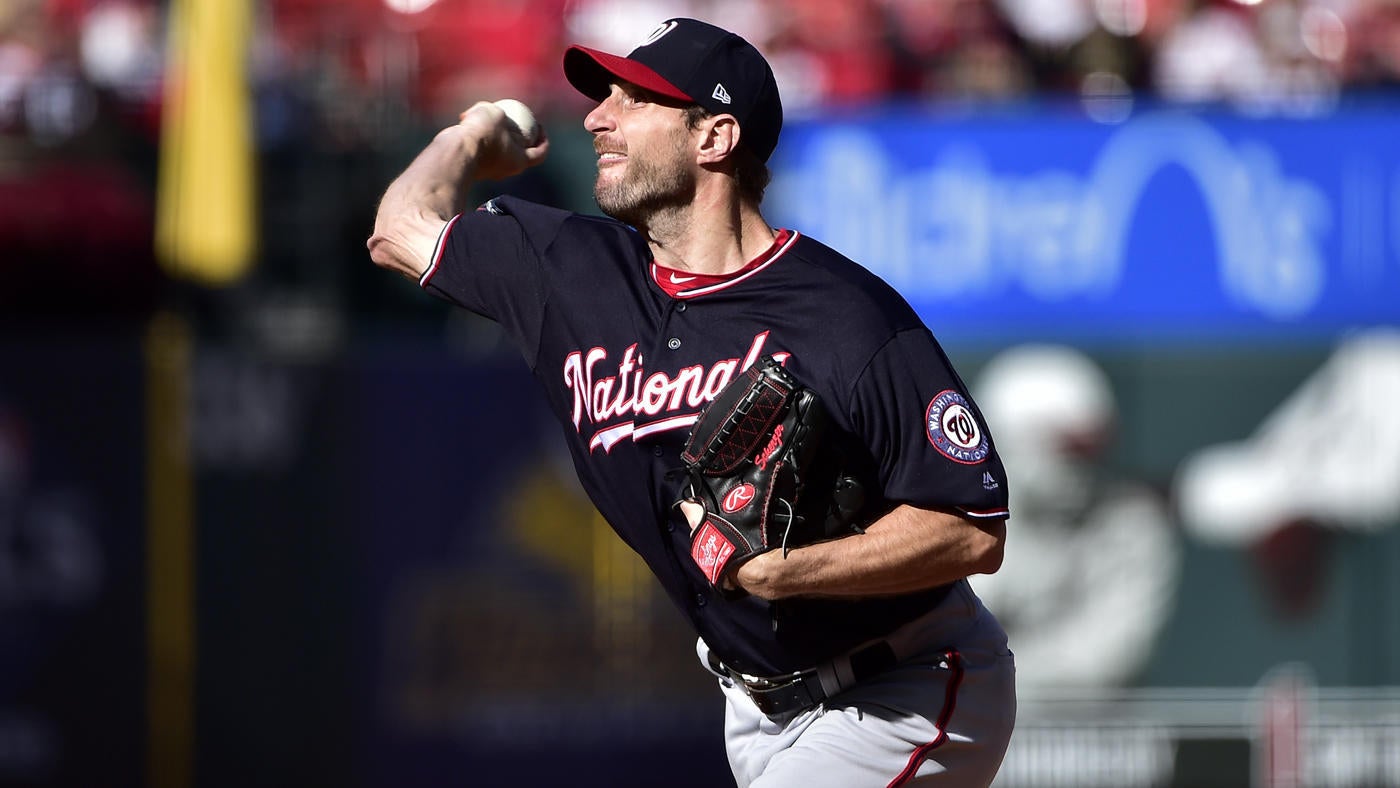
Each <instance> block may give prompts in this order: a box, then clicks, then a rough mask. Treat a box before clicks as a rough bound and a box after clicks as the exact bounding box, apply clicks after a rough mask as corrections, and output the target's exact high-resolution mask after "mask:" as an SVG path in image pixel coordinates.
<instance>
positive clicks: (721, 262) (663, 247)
mask: <svg viewBox="0 0 1400 788" xmlns="http://www.w3.org/2000/svg"><path fill="white" fill-rule="evenodd" d="M726 196H728V197H729V198H730V199H718V200H706V199H704V195H703V194H701V195H697V198H696V200H695V201H693V202H691V203H690V204H689V205H686V206H683V207H680V208H675V209H671V210H668V211H665V212H663V213H659V214H657V215H655V216H652V217H651V219H650V220H649V221H648V222H647V224H646V226H645V227H641V228H638V229H640V230H641V231H642V234H643V236H644V237H645V238H646V239H647V244H648V245H649V246H650V247H651V253H652V256H653V257H654V258H655V259H656V262H658V263H660V264H661V265H663V266H666V267H667V268H674V269H676V270H679V271H694V272H695V273H700V274H714V275H719V274H727V273H732V272H734V271H738V270H739V269H740V268H743V267H744V266H746V265H748V264H749V261H751V260H753V259H754V258H756V257H758V256H759V255H761V254H763V252H764V251H766V250H767V249H768V247H770V246H772V244H773V238H774V233H773V229H772V228H771V227H769V226H768V222H766V221H764V219H763V216H762V214H760V213H759V212H758V209H757V207H755V206H752V205H749V204H748V203H747V202H744V201H742V200H739V199H738V198H737V197H734V196H733V195H726Z"/></svg>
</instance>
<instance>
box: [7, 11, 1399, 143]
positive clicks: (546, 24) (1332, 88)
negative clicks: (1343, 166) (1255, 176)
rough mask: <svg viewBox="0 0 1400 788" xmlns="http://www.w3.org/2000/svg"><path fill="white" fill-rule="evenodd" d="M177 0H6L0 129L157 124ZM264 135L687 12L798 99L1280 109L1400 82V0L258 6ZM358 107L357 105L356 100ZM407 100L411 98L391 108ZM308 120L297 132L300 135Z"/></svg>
mask: <svg viewBox="0 0 1400 788" xmlns="http://www.w3.org/2000/svg"><path fill="white" fill-rule="evenodd" d="M169 5H170V3H169V2H163V1H162V0H7V1H6V3H5V4H4V5H3V6H0V133H3V134H4V135H6V136H13V135H15V134H16V133H17V132H19V131H21V130H23V132H24V133H25V134H26V135H27V136H28V137H30V138H31V139H32V140H34V141H35V142H37V143H39V144H52V143H54V142H57V141H60V140H63V139H66V138H69V137H72V136H75V135H76V134H78V133H80V132H81V131H82V130H83V129H84V127H85V126H86V125H88V124H90V123H92V122H93V120H94V119H95V118H96V117H97V116H98V114H99V113H98V110H99V108H100V107H101V106H102V105H103V104H110V105H112V107H113V108H114V109H117V110H119V119H120V120H121V121H122V122H124V123H128V124H130V125H131V126H133V127H134V128H137V129H140V130H142V131H144V132H146V133H154V132H155V131H156V129H157V119H158V111H159V102H160V95H161V92H160V85H161V74H162V65H163V55H162V52H163V49H164V36H165V27H166V24H165V23H166V19H167V14H166V11H167V9H168V7H169ZM254 9H255V13H256V21H255V31H254V35H253V45H252V51H251V53H250V68H251V73H252V74H253V75H254V78H255V80H256V82H257V84H258V85H259V86H260V88H261V91H260V94H265V95H263V103H264V106H261V107H260V109H262V110H264V112H263V113H262V117H261V127H260V131H261V132H262V133H264V134H265V135H268V136H273V137H276V136H277V135H282V134H290V133H294V132H295V131H297V130H298V128H299V125H298V124H303V125H304V124H305V123H307V122H308V121H307V120H306V119H305V118H302V117H300V116H299V115H298V114H297V113H296V112H295V110H296V109H298V108H299V104H305V105H309V106H310V107H312V108H314V109H316V110H317V111H318V112H319V113H320V114H321V115H322V116H324V118H325V119H326V120H328V121H331V122H328V123H323V124H320V125H321V129H320V130H322V131H326V132H328V133H332V134H348V133H352V132H353V129H354V127H355V125H356V123H357V121H356V118H360V119H361V121H360V122H362V120H363V116H364V115H365V114H366V113H365V112H364V110H365V108H366V106H368V105H371V104H373V105H377V104H378V103H383V102H388V103H389V104H391V105H395V106H398V107H400V108H401V109H407V110H408V111H409V112H411V113H412V114H413V115H414V116H416V117H420V118H424V119H427V120H430V121H436V120H440V119H443V118H453V117H455V115H456V113H457V112H458V111H460V109H462V108H463V105H464V104H465V103H467V102H470V101H472V100H475V99H477V98H480V97H483V96H504V95H513V96H518V97H521V98H525V99H527V100H531V101H534V102H536V103H542V104H545V105H547V106H551V107H552V106H558V105H559V104H563V105H566V106H567V105H569V104H570V103H573V102H577V100H578V99H577V98H576V97H575V96H574V95H572V92H571V91H569V90H567V87H566V85H564V82H563V80H562V79H561V78H560V76H559V74H560V72H559V61H560V57H561V55H560V53H561V48H562V47H563V46H564V45H565V44H567V43H570V42H580V43H585V44H590V45H594V46H599V47H603V48H607V49H612V50H620V51H627V50H629V49H630V48H631V46H632V45H633V44H634V43H635V42H636V41H638V40H640V39H641V38H642V37H643V36H645V34H646V33H647V32H649V30H650V29H651V27H653V26H654V25H655V24H656V23H657V22H659V21H660V20H662V19H665V18H667V17H671V16H694V17H698V18H703V19H709V20H713V21H716V22H718V23H721V24H723V25H724V26H727V27H730V28H732V29H734V30H736V31H738V32H740V33H741V34H743V35H745V36H746V37H748V38H749V39H750V40H751V41H753V42H754V43H755V44H757V45H758V46H759V47H760V48H761V49H762V50H763V51H765V52H766V53H767V54H768V55H769V56H770V59H771V60H772V62H773V64H774V66H775V70H776V71H777V72H778V79H779V83H780V84H781V86H782V88H783V93H784V98H785V100H786V103H787V105H788V106H789V108H790V109H791V110H793V111H795V112H801V111H803V110H806V109H813V108H826V107H831V106H833V105H837V106H840V105H851V104H861V103H867V102H876V101H884V100H889V99H904V100H917V101H924V100H932V101H985V100H1005V99H1017V98H1022V97H1026V96H1029V95H1044V94H1047V93H1048V94H1052V95H1054V94H1060V95H1075V94H1083V95H1095V94H1102V93H1105V92H1108V93H1113V92H1124V93H1131V94H1143V95H1148V96H1155V97H1162V98H1165V99H1168V100H1180V101H1231V102H1243V103H1246V104H1248V105H1251V106H1255V107H1258V106H1264V107H1266V108H1276V109H1288V108H1290V107H1292V108H1296V107H1298V106H1304V107H1306V106H1316V105H1318V103H1319V102H1323V103H1324V104H1325V102H1326V101H1327V100H1328V99H1329V98H1330V97H1334V96H1335V95H1336V94H1337V93H1338V92H1339V91H1343V90H1348V89H1365V88H1370V87H1376V86H1383V85H1393V84H1395V83H1396V81H1397V80H1400V2H1397V0H765V1H764V2H751V1H750V0H259V1H258V2H255V3H254ZM367 102H368V104H367ZM399 102H402V103H401V104H400V103H399ZM303 130H304V129H303Z"/></svg>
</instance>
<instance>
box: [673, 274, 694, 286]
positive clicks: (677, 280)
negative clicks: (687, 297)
mask: <svg viewBox="0 0 1400 788" xmlns="http://www.w3.org/2000/svg"><path fill="white" fill-rule="evenodd" d="M693 279H695V277H693V276H676V272H675V271H672V272H671V284H673V285H683V284H685V283H686V282H689V281H691V280H693Z"/></svg>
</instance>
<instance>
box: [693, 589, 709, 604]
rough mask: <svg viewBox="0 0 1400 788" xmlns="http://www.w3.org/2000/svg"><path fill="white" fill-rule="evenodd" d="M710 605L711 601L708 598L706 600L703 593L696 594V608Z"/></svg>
mask: <svg viewBox="0 0 1400 788" xmlns="http://www.w3.org/2000/svg"><path fill="white" fill-rule="evenodd" d="M709 603H710V600H709V599H708V598H706V596H705V595H704V594H702V593H700V592H698V591H697V592H695V606H696V607H704V606H705V605H708V604H709Z"/></svg>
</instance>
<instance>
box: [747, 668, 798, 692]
mask: <svg viewBox="0 0 1400 788" xmlns="http://www.w3.org/2000/svg"><path fill="white" fill-rule="evenodd" d="M729 673H730V675H732V676H733V677H734V678H735V679H738V681H739V683H740V684H742V685H743V686H744V687H745V688H746V689H751V690H772V689H779V688H781V687H787V686H791V685H792V684H793V683H794V682H796V681H800V680H801V679H802V677H803V673H804V671H798V672H796V673H789V674H787V675H786V676H773V677H771V678H765V677H763V676H750V675H748V674H747V673H740V672H739V671H737V670H730V671H729Z"/></svg>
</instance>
